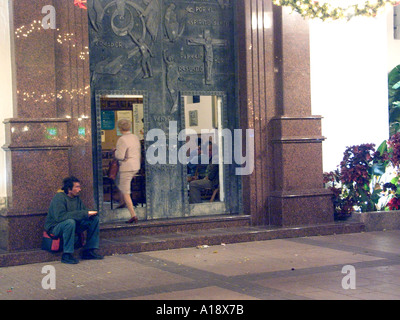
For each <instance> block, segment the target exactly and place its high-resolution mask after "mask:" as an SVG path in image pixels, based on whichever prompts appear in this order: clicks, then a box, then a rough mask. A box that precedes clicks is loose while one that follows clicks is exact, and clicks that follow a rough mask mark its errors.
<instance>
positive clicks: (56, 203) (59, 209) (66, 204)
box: [44, 192, 89, 231]
mask: <svg viewBox="0 0 400 320" xmlns="http://www.w3.org/2000/svg"><path fill="white" fill-rule="evenodd" d="M88 216H89V211H88V210H87V209H86V207H85V205H84V204H83V202H82V200H81V199H80V198H79V197H74V198H71V197H69V196H68V195H67V194H66V193H65V192H58V193H57V194H56V195H55V196H54V198H53V200H52V201H51V203H50V208H49V212H48V213H47V217H46V221H45V223H44V229H45V230H46V231H50V229H51V228H52V227H54V226H55V225H57V224H58V223H60V222H63V221H65V220H68V219H74V220H76V221H81V220H83V219H86V218H88Z"/></svg>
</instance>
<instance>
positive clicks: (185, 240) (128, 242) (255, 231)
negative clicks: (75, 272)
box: [0, 219, 365, 267]
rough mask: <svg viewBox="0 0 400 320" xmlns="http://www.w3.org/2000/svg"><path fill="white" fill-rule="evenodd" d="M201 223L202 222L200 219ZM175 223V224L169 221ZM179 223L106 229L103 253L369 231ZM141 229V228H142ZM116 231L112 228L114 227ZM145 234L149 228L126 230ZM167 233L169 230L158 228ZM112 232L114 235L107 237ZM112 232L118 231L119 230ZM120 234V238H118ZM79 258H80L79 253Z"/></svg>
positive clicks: (20, 258) (16, 257)
mask: <svg viewBox="0 0 400 320" xmlns="http://www.w3.org/2000/svg"><path fill="white" fill-rule="evenodd" d="M200 220H201V219H200ZM168 222H170V223H171V224H172V221H168ZM178 225H179V224H178V223H177V222H176V221H175V226H174V227H173V228H175V231H172V230H174V229H170V231H171V232H161V233H155V232H154V231H156V230H157V229H156V228H152V227H148V228H149V230H151V231H152V233H147V234H146V233H142V234H136V235H132V234H124V232H126V230H125V231H123V232H122V233H114V234H112V233H111V232H110V230H108V231H107V230H105V229H107V228H111V226H102V231H101V240H100V253H101V254H103V255H105V256H110V255H115V254H131V253H138V252H146V251H147V252H148V251H155V250H168V249H179V248H188V247H199V248H203V247H204V246H213V245H227V244H230V243H239V242H250V241H265V240H273V239H285V238H296V237H306V236H307V237H310V236H319V235H332V234H344V233H359V232H363V231H365V225H364V224H363V223H359V222H334V223H329V224H322V225H310V226H298V227H296V226H295V227H269V226H259V227H253V226H232V227H228V226H225V227H223V226H222V227H221V226H220V227H218V228H209V229H200V228H199V226H194V225H193V226H192V230H189V227H188V226H185V227H183V228H184V229H185V230H178ZM138 227H139V228H138ZM111 229H112V228H111ZM123 229H131V230H130V231H133V230H136V231H138V232H139V230H141V231H140V232H143V231H144V230H145V229H146V227H145V226H142V227H140V226H139V225H138V226H135V227H129V228H126V227H124V228H123ZM158 230H164V231H166V229H158ZM107 232H110V234H108V235H107V234H106V233H107ZM112 232H116V231H115V230H114V231H112ZM117 235H118V236H117ZM75 255H76V256H77V257H78V255H79V252H76V253H75ZM60 259H61V253H56V254H52V253H49V252H46V251H43V250H40V249H39V250H29V251H21V252H5V253H0V267H7V266H14V265H22V264H29V263H44V262H50V263H51V262H52V261H59V260H60Z"/></svg>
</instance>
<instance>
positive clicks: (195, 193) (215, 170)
mask: <svg viewBox="0 0 400 320" xmlns="http://www.w3.org/2000/svg"><path fill="white" fill-rule="evenodd" d="M208 154H209V164H208V165H207V169H206V172H205V177H204V178H203V179H200V180H193V181H191V182H190V183H189V203H200V202H201V191H202V190H204V189H207V188H217V187H218V184H219V164H218V161H216V160H217V159H216V158H217V155H216V156H215V157H214V158H213V156H212V154H213V153H212V143H209V145H208Z"/></svg>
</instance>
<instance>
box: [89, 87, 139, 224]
mask: <svg viewBox="0 0 400 320" xmlns="http://www.w3.org/2000/svg"><path fill="white" fill-rule="evenodd" d="M97 100H98V102H97V108H96V109H97V113H98V114H97V118H98V121H97V134H98V137H99V139H98V140H99V141H98V143H97V147H98V152H97V155H98V156H97V158H98V173H97V175H98V182H99V187H98V193H99V197H98V199H99V210H100V211H101V212H102V220H103V222H104V221H115V220H119V219H126V218H128V217H129V212H128V210H127V209H126V208H124V207H122V206H121V205H120V202H121V201H120V200H121V195H120V191H119V189H118V186H117V185H116V183H115V180H114V179H113V178H112V177H111V175H110V168H111V163H112V160H113V159H114V150H115V147H116V144H117V141H118V139H119V138H120V137H121V136H122V133H121V132H120V130H119V128H118V125H117V123H118V121H120V120H123V119H126V120H128V121H129V122H130V123H131V124H132V127H131V132H132V133H133V134H135V135H137V136H138V137H139V140H140V143H141V150H142V157H141V169H140V171H139V172H138V174H137V175H136V176H135V177H134V178H133V179H132V181H131V198H132V202H133V204H134V206H135V207H136V209H135V211H137V212H136V213H137V215H138V217H139V218H141V219H145V218H146V210H145V208H146V174H145V172H146V170H145V154H144V152H145V146H144V113H143V110H144V109H143V96H142V95H123V94H121V95H118V94H100V95H99V96H98V99H97Z"/></svg>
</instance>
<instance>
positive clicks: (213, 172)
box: [207, 164, 219, 186]
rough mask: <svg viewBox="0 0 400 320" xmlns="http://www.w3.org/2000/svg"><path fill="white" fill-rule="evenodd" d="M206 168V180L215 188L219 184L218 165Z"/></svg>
mask: <svg viewBox="0 0 400 320" xmlns="http://www.w3.org/2000/svg"><path fill="white" fill-rule="evenodd" d="M209 166H210V167H209V168H208V175H207V177H208V180H210V181H211V182H212V184H213V186H217V185H218V184H219V165H218V164H210V165H209Z"/></svg>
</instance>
